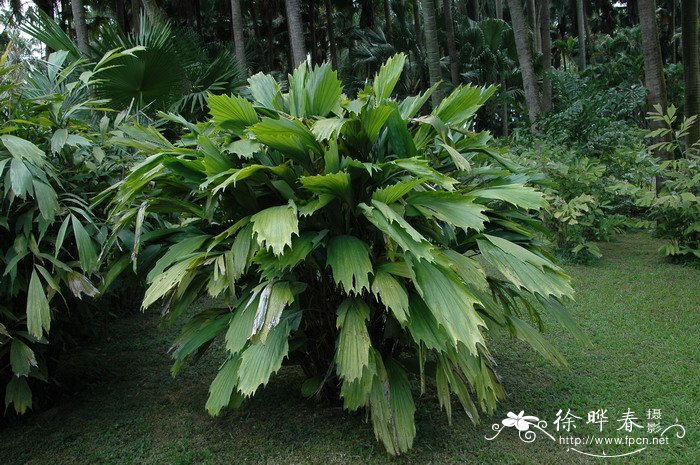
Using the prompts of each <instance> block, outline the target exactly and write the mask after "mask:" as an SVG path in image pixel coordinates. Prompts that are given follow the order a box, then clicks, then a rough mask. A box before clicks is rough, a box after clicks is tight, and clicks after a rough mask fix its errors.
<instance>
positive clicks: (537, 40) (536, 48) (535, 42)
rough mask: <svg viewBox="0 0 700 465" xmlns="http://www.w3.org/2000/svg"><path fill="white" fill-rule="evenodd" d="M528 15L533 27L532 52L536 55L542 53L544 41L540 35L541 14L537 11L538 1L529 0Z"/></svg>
mask: <svg viewBox="0 0 700 465" xmlns="http://www.w3.org/2000/svg"><path fill="white" fill-rule="evenodd" d="M527 6H528V13H529V15H530V26H531V27H532V50H533V52H535V53H540V52H542V39H541V37H540V34H539V30H540V26H539V20H540V18H539V14H538V11H537V1H536V0H528V2H527Z"/></svg>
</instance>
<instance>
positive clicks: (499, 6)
mask: <svg viewBox="0 0 700 465" xmlns="http://www.w3.org/2000/svg"><path fill="white" fill-rule="evenodd" d="M495 4H496V18H498V19H503V0H495Z"/></svg>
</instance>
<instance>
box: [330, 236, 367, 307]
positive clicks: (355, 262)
mask: <svg viewBox="0 0 700 465" xmlns="http://www.w3.org/2000/svg"><path fill="white" fill-rule="evenodd" d="M326 255H327V261H328V265H329V266H330V267H331V270H332V271H333V279H334V280H335V282H336V283H337V284H339V285H341V286H342V287H343V289H344V290H345V292H347V293H348V294H350V293H355V294H360V293H361V292H362V291H363V290H365V289H367V290H369V288H370V284H369V275H370V274H371V273H372V262H371V261H370V259H369V246H368V245H367V244H366V243H365V242H363V241H362V240H360V239H358V238H356V237H354V236H336V237H334V238H332V239H331V240H330V241H329V242H328V250H327V254H326Z"/></svg>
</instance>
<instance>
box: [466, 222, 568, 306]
mask: <svg viewBox="0 0 700 465" xmlns="http://www.w3.org/2000/svg"><path fill="white" fill-rule="evenodd" d="M477 244H478V245H479V250H480V251H481V253H482V255H483V256H484V258H485V259H486V261H488V262H489V263H491V264H492V265H493V266H494V267H496V269H497V270H498V271H500V272H501V273H502V274H503V275H504V276H505V277H506V278H507V279H508V280H509V281H511V282H512V283H513V284H515V285H516V286H517V287H519V288H523V289H526V290H528V291H530V292H532V293H534V294H539V295H541V296H543V297H548V296H554V297H557V298H562V297H571V296H573V293H574V290H573V289H572V288H571V285H570V284H569V277H568V276H567V275H566V274H565V273H564V272H563V271H562V270H561V269H560V268H559V267H557V266H556V265H554V264H553V263H552V262H550V261H549V260H547V259H545V258H542V257H540V256H538V255H535V254H534V253H532V252H530V251H529V250H527V249H525V248H523V247H521V246H519V245H517V244H515V243H513V242H510V241H507V240H505V239H502V238H500V237H496V236H490V235H484V239H479V240H477Z"/></svg>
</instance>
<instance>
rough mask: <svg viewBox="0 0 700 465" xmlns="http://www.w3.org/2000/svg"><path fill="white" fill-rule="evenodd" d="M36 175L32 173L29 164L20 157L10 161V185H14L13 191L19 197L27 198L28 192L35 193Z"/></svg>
mask: <svg viewBox="0 0 700 465" xmlns="http://www.w3.org/2000/svg"><path fill="white" fill-rule="evenodd" d="M33 179H34V177H33V176H32V173H31V172H30V171H29V168H27V165H25V164H24V162H23V161H22V160H21V159H19V158H13V159H12V161H11V162H10V185H11V186H12V192H14V194H15V195H16V196H17V197H20V198H25V197H26V196H27V194H33V193H34V188H33V184H32V181H33Z"/></svg>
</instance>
